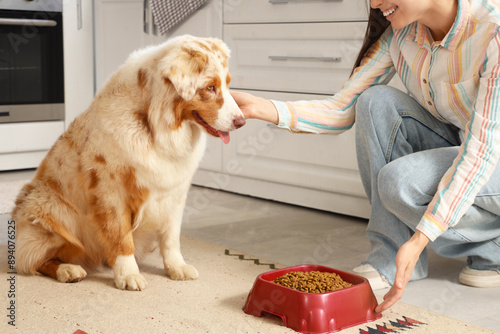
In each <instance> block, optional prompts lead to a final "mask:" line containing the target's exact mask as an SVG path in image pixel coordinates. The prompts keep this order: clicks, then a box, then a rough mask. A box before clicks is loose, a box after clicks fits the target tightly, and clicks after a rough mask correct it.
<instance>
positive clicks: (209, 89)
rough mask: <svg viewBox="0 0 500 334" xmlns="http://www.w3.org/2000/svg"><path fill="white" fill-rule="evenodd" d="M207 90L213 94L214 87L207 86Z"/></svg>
mask: <svg viewBox="0 0 500 334" xmlns="http://www.w3.org/2000/svg"><path fill="white" fill-rule="evenodd" d="M207 90H208V91H210V92H215V86H214V85H212V86H208V87H207Z"/></svg>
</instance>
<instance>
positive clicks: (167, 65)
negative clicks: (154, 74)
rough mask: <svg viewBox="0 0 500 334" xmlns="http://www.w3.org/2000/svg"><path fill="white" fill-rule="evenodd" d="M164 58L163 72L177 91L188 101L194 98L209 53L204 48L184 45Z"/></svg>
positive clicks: (165, 78) (166, 79)
mask: <svg viewBox="0 0 500 334" xmlns="http://www.w3.org/2000/svg"><path fill="white" fill-rule="evenodd" d="M172 53H173V54H171V55H169V56H168V57H166V58H164V59H163V63H164V64H163V66H162V74H163V77H164V80H165V81H166V82H168V81H169V82H171V83H172V85H173V86H174V87H175V90H176V91H177V93H178V94H179V95H180V96H181V97H182V98H183V99H184V100H186V101H190V100H192V99H193V97H194V95H195V93H196V90H197V88H198V80H199V79H200V74H201V73H202V72H203V70H204V69H205V67H206V66H207V63H208V55H207V54H206V53H205V52H203V51H202V50H199V49H195V48H192V47H190V46H189V45H187V46H182V47H181V48H180V49H179V50H175V51H174V52H172Z"/></svg>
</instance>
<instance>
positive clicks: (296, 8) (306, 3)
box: [224, 0, 369, 23]
mask: <svg viewBox="0 0 500 334" xmlns="http://www.w3.org/2000/svg"><path fill="white" fill-rule="evenodd" d="M368 9H369V4H368V2H367V1H366V0H334V1H332V0H330V1H328V0H289V1H286V0H224V23H270V22H282V23H283V22H325V21H366V20H367V19H368Z"/></svg>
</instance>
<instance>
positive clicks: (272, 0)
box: [269, 0, 343, 4]
mask: <svg viewBox="0 0 500 334" xmlns="http://www.w3.org/2000/svg"><path fill="white" fill-rule="evenodd" d="M313 1H315V2H318V0H269V3H272V4H275V3H288V2H313ZM320 1H323V2H342V1H343V0H320Z"/></svg>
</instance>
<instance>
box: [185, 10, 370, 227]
mask: <svg viewBox="0 0 500 334" xmlns="http://www.w3.org/2000/svg"><path fill="white" fill-rule="evenodd" d="M223 6H224V8H223V13H224V20H223V39H224V41H225V42H226V43H227V44H228V45H229V47H230V49H231V54H232V56H231V59H230V61H229V65H230V70H231V75H232V78H233V79H232V81H231V88H232V89H235V90H240V91H246V92H249V93H251V94H254V95H258V96H261V97H264V98H268V99H275V100H283V101H294V100H311V99H324V98H327V97H328V96H331V95H333V94H335V92H336V91H338V90H340V88H341V86H342V84H343V83H344V81H345V80H346V79H347V78H348V77H349V74H350V71H351V68H352V65H353V62H354V60H355V58H356V56H357V53H358V51H359V48H360V47H361V44H362V40H363V37H364V33H365V29H366V22H367V17H368V15H367V13H368V6H367V3H366V1H365V0H351V1H340V2H336V1H293V2H284V1H281V2H279V1H274V0H240V1H237V2H235V1H233V0H224V2H223ZM231 138H232V139H231V142H230V144H229V145H223V144H222V143H221V142H220V140H219V142H217V143H209V148H208V150H207V153H206V155H208V154H210V153H211V152H210V150H212V151H214V152H216V149H215V148H214V147H212V146H210V145H214V146H215V147H217V146H220V147H222V166H220V167H221V170H215V169H214V168H207V167H206V166H205V165H204V164H202V165H201V166H200V169H199V170H198V172H197V174H196V175H195V178H194V180H193V183H194V184H198V185H203V186H207V187H213V188H217V189H224V190H228V191H232V192H237V193H241V194H247V195H251V196H256V197H261V198H266V199H271V200H276V201H281V202H286V203H291V204H296V205H301V206H306V207H311V208H316V209H321V210H326V211H331V212H337V213H342V214H347V215H352V216H358V217H364V218H367V217H369V214H370V205H369V202H368V199H367V198H366V195H365V193H364V190H363V186H362V184H361V179H360V176H359V171H358V167H357V161H356V151H355V145H354V131H353V130H350V131H347V132H345V133H343V134H340V135H312V134H294V133H290V132H289V131H287V130H283V129H279V128H277V127H275V126H274V125H271V124H267V123H265V122H261V121H257V120H249V121H248V122H247V125H245V126H244V127H243V128H241V129H238V130H237V131H235V132H232V133H231Z"/></svg>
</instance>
